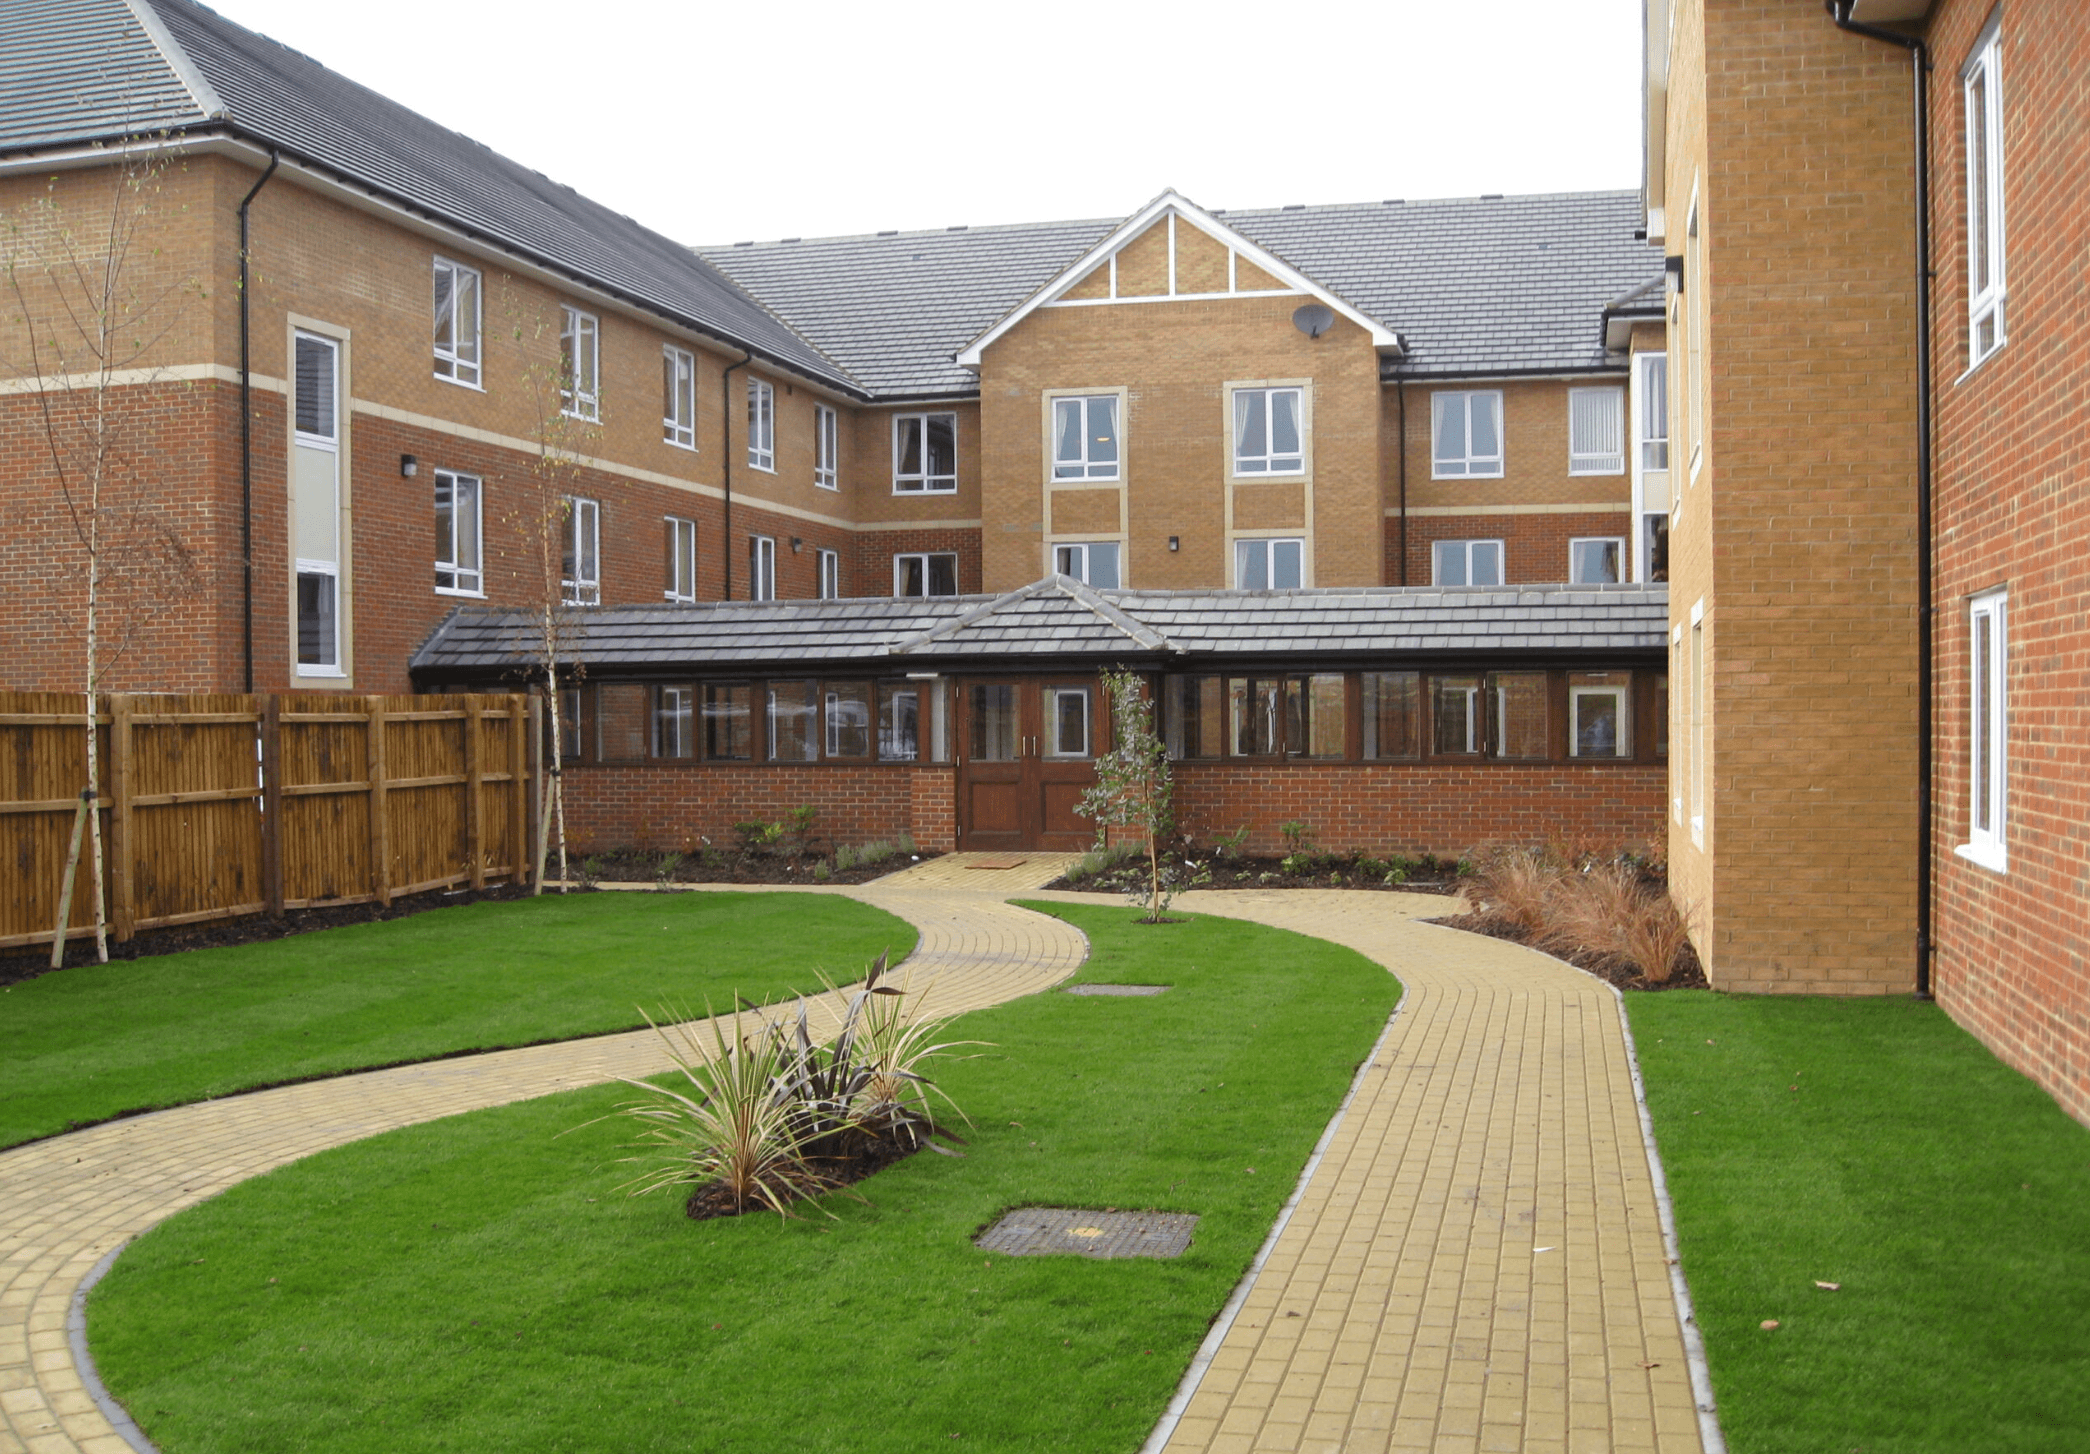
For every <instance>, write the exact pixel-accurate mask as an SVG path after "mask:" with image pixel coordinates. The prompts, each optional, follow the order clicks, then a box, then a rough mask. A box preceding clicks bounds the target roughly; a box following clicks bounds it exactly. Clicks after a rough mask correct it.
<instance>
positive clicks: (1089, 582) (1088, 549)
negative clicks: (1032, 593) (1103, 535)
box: [1052, 540, 1118, 591]
mask: <svg viewBox="0 0 2090 1454" xmlns="http://www.w3.org/2000/svg"><path fill="white" fill-rule="evenodd" d="M1052 568H1053V569H1054V570H1056V571H1058V572H1059V573H1060V574H1061V575H1063V576H1072V577H1074V579H1075V580H1077V581H1080V582H1081V583H1082V584H1083V585H1085V586H1097V587H1100V588H1101V589H1103V590H1106V591H1114V590H1116V589H1117V588H1118V543H1117V542H1116V541H1115V540H1092V541H1083V542H1080V543H1078V544H1070V545H1055V546H1053V547H1052Z"/></svg>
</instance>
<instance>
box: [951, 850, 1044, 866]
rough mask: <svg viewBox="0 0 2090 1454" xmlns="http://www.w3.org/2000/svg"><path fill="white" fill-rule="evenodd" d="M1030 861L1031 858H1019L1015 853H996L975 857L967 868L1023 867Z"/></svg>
mask: <svg viewBox="0 0 2090 1454" xmlns="http://www.w3.org/2000/svg"><path fill="white" fill-rule="evenodd" d="M1028 862H1030V860H1029V859H1027V858H1019V857H1017V856H1016V855H1015V854H1013V853H996V854H990V855H988V856H987V857H984V858H975V859H974V860H973V861H972V862H971V863H968V864H966V865H965V866H966V867H967V868H1021V867H1023V865H1024V864H1026V863H1028Z"/></svg>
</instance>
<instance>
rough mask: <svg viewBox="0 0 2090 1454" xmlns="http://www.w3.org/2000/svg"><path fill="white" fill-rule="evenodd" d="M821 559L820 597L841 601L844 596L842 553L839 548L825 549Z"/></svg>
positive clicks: (820, 556) (824, 599)
mask: <svg viewBox="0 0 2090 1454" xmlns="http://www.w3.org/2000/svg"><path fill="white" fill-rule="evenodd" d="M819 560H820V599H821V600H823V601H839V600H840V599H841V598H842V553H841V552H840V551H839V550H823V551H821V552H820V554H819Z"/></svg>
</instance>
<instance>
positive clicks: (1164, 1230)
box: [973, 1207, 1197, 1257]
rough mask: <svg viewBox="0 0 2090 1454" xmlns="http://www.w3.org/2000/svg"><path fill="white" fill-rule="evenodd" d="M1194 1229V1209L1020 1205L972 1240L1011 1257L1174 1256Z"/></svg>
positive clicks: (1195, 1222) (1004, 1214)
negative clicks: (1120, 1209)
mask: <svg viewBox="0 0 2090 1454" xmlns="http://www.w3.org/2000/svg"><path fill="white" fill-rule="evenodd" d="M1196 1228H1197V1215H1196V1213H1194V1212H1096V1211H1084V1210H1083V1209H1082V1208H1080V1207H1021V1208H1018V1209H1017V1210H1016V1211H1013V1212H1005V1213H1003V1215H1002V1218H1001V1220H1000V1221H998V1222H996V1223H995V1224H994V1225H993V1226H991V1227H989V1228H988V1229H987V1230H986V1231H984V1232H982V1233H980V1235H979V1236H978V1237H975V1238H974V1239H973V1245H974V1246H976V1247H982V1248H985V1249H986V1250H987V1251H989V1252H1005V1253H1007V1254H1008V1255H1009V1256H1011V1257H1049V1256H1053V1255H1055V1254H1065V1253H1072V1254H1073V1255H1075V1256H1077V1257H1180V1256H1181V1255H1182V1253H1183V1249H1185V1248H1186V1247H1188V1246H1189V1245H1190V1234H1191V1233H1192V1232H1193V1231H1195V1230H1196Z"/></svg>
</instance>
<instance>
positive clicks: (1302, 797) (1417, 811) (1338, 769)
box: [1176, 762, 1667, 855]
mask: <svg viewBox="0 0 2090 1454" xmlns="http://www.w3.org/2000/svg"><path fill="white" fill-rule="evenodd" d="M1666 783H1667V774H1666V770H1665V769H1664V768H1663V767H1662V766H1661V765H1660V764H1638V763H1626V764H1619V765H1616V766H1612V765H1608V764H1606V765H1601V766H1600V765H1595V764H1573V765H1570V764H1566V763H1538V764H1533V765H1530V766H1525V765H1522V764H1514V763H1480V764H1474V763H1458V764H1453V763H1417V764H1407V763H1383V762H1374V763H1315V764H1303V763H1302V764H1292V763H1258V764H1248V763H1241V764H1232V763H1200V762H1184V763H1177V764H1176V805H1177V810H1178V813H1179V815H1180V817H1181V819H1182V821H1183V824H1184V826H1185V828H1186V829H1187V830H1188V831H1189V832H1190V834H1191V836H1192V837H1193V839H1194V840H1196V841H1198V842H1205V843H1209V842H1210V841H1211V840H1212V839H1214V838H1216V837H1218V836H1219V835H1220V834H1223V833H1231V832H1233V831H1235V830H1237V829H1238V828H1240V827H1241V825H1243V824H1244V823H1245V824H1247V825H1248V826H1249V829H1250V832H1249V835H1248V842H1247V845H1246V846H1247V849H1248V851H1250V852H1254V853H1270V852H1276V851H1281V850H1282V849H1283V848H1284V846H1285V845H1284V839H1283V838H1282V836H1281V835H1280V834H1279V833H1278V825H1279V824H1281V823H1288V822H1304V823H1306V824H1307V825H1308V826H1310V827H1311V828H1312V829H1313V832H1314V838H1315V840H1316V841H1317V842H1318V843H1319V844H1320V846H1321V847H1323V848H1328V849H1346V848H1362V849H1366V850H1369V851H1372V852H1376V853H1388V852H1401V853H1424V852H1428V853H1436V854H1439V855H1450V854H1457V853H1463V852H1464V851H1465V850H1467V849H1469V848H1471V847H1473V846H1474V845H1475V844H1479V843H1486V842H1493V841H1517V842H1540V841H1543V840H1546V839H1553V838H1560V839H1566V840H1568V841H1570V842H1578V843H1596V844H1620V843H1622V844H1627V845H1632V846H1636V847H1646V846H1659V845H1660V844H1661V843H1662V841H1663V838H1664V835H1665V829H1664V818H1663V813H1664V811H1665V809H1666V806H1667V797H1666V794H1667V788H1666V786H1665V785H1666Z"/></svg>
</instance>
